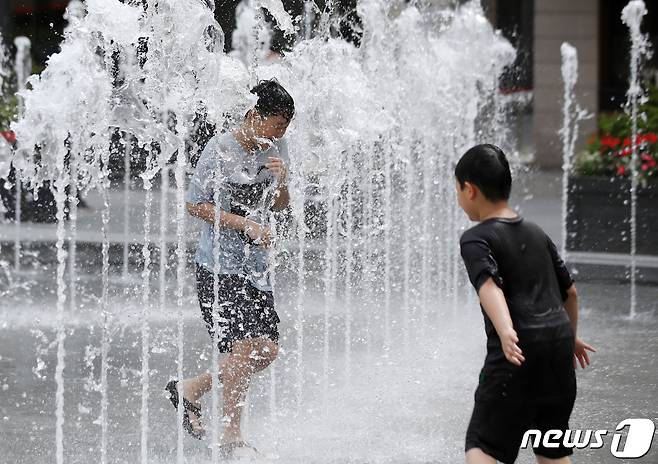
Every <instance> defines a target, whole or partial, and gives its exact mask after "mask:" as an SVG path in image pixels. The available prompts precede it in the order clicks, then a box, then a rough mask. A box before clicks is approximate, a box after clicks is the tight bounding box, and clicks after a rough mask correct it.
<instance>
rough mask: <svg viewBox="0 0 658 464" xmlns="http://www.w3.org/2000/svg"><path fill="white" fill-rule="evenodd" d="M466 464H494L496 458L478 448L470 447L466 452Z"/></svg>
mask: <svg viewBox="0 0 658 464" xmlns="http://www.w3.org/2000/svg"><path fill="white" fill-rule="evenodd" d="M466 463H467V464H496V460H495V459H494V458H492V457H491V456H489V455H488V454H486V453H485V452H484V451H482V450H481V449H480V448H471V449H470V450H468V451H467V452H466Z"/></svg>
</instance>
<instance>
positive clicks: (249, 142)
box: [233, 125, 258, 152]
mask: <svg viewBox="0 0 658 464" xmlns="http://www.w3.org/2000/svg"><path fill="white" fill-rule="evenodd" d="M233 136H234V137H235V140H237V141H238V143H239V144H240V146H242V148H244V149H245V150H247V151H249V152H254V151H256V150H257V149H258V144H257V143H256V141H255V140H254V138H255V137H254V136H253V131H250V130H249V129H248V128H246V127H244V125H243V126H241V127H240V128H239V129H238V130H236V131H235V132H233Z"/></svg>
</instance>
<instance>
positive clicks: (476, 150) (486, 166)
mask: <svg viewBox="0 0 658 464" xmlns="http://www.w3.org/2000/svg"><path fill="white" fill-rule="evenodd" d="M455 177H456V178H457V182H459V185H460V187H461V188H464V184H465V183H466V182H470V183H471V184H473V185H475V186H477V188H479V189H480V191H481V192H482V194H483V195H484V196H485V197H486V198H487V200H489V201H494V202H495V201H503V200H507V199H509V194H510V191H511V190H512V173H511V172H510V169H509V163H508V162H507V158H506V157H505V153H503V150H501V149H500V148H498V147H497V146H495V145H491V144H490V143H485V144H481V145H476V146H474V147H472V148H470V149H469V150H468V151H467V152H466V153H464V155H463V156H462V157H461V159H460V160H459V162H458V163H457V166H456V167H455Z"/></svg>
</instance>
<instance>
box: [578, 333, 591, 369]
mask: <svg viewBox="0 0 658 464" xmlns="http://www.w3.org/2000/svg"><path fill="white" fill-rule="evenodd" d="M588 351H591V352H592V353H596V348H594V347H593V346H590V345H588V344H587V343H585V342H584V341H582V340H581V339H580V338H576V347H575V348H574V350H573V356H574V360H573V367H574V368H577V367H578V364H577V362H578V363H580V367H581V368H582V369H585V367H587V366H589V365H590V364H591V362H590V360H589V355H588V354H587V352H588Z"/></svg>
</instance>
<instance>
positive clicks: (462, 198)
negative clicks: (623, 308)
mask: <svg viewBox="0 0 658 464" xmlns="http://www.w3.org/2000/svg"><path fill="white" fill-rule="evenodd" d="M455 177H456V180H457V197H458V201H459V206H461V208H462V209H463V210H464V212H466V214H467V215H468V217H469V219H471V220H472V221H477V222H479V224H478V225H476V226H474V227H472V228H471V229H469V230H467V231H466V232H465V233H464V234H463V235H462V238H461V242H460V245H461V254H462V257H463V259H464V263H465V264H466V269H467V271H468V276H469V279H470V281H471V283H472V284H473V286H474V287H475V289H476V290H477V292H478V296H479V297H480V305H481V307H482V310H483V314H484V323H485V331H486V334H487V356H486V359H485V362H484V367H483V368H482V371H481V373H480V382H479V385H478V388H477V391H476V392H475V407H474V409H473V415H472V417H471V421H470V424H469V426H468V431H467V433H466V461H467V462H468V463H469V464H475V463H477V464H480V463H495V462H496V461H501V462H503V463H512V462H514V461H515V460H516V457H517V454H518V452H519V446H520V445H521V441H522V438H523V435H524V433H525V432H526V431H527V430H529V429H536V430H540V431H541V432H542V435H543V433H544V432H546V431H548V430H553V429H557V430H562V431H566V430H567V429H568V428H569V424H568V423H569V416H570V415H571V410H572V409H573V404H574V401H575V398H576V376H575V372H574V370H575V366H576V360H577V361H578V362H579V363H580V365H581V367H582V368H583V369H584V368H585V366H588V365H589V363H590V360H589V356H588V353H587V351H595V349H594V348H592V347H591V346H589V345H588V344H587V343H585V342H583V341H582V340H580V339H579V338H577V337H576V329H577V324H578V300H577V295H576V287H575V286H574V284H573V281H572V280H571V276H570V275H569V271H568V270H567V268H566V266H565V265H564V262H563V261H562V259H561V258H560V256H559V255H558V252H557V250H556V248H555V245H554V244H553V242H552V241H551V239H550V238H549V237H548V236H547V235H546V234H545V233H544V231H543V230H542V229H541V228H539V227H538V226H537V225H535V224H533V223H531V222H528V221H526V220H524V219H523V218H521V217H520V216H518V215H517V214H516V213H515V212H514V211H513V210H511V209H510V208H509V206H508V204H507V200H508V198H509V194H510V190H511V186H512V176H511V173H510V169H509V164H508V162H507V159H506V158H505V154H504V153H503V152H502V150H501V149H500V148H498V147H496V146H494V145H488V144H486V145H477V146H475V147H473V148H471V149H470V150H468V151H467V152H466V153H465V154H464V156H463V157H462V158H461V159H460V160H459V163H458V164H457V167H456V168H455ZM534 451H535V456H536V458H537V462H539V463H540V464H547V463H560V464H562V463H569V462H570V460H569V458H568V456H569V455H570V454H572V451H571V449H570V448H567V447H564V446H563V445H562V444H560V445H559V447H557V448H553V447H544V446H539V447H536V448H535V449H534Z"/></svg>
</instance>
